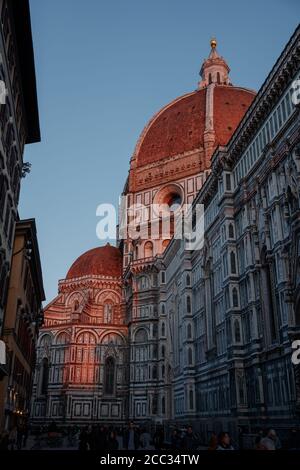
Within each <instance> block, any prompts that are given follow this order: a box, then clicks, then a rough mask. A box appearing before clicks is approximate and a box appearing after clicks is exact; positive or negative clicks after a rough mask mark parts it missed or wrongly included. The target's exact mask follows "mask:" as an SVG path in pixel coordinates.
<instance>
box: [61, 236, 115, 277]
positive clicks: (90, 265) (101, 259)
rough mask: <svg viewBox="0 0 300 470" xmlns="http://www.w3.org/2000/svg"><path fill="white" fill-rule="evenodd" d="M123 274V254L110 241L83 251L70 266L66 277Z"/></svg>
mask: <svg viewBox="0 0 300 470" xmlns="http://www.w3.org/2000/svg"><path fill="white" fill-rule="evenodd" d="M121 274H122V255H121V252H120V250H119V249H118V248H116V247H115V246H111V245H110V244H109V243H108V244H107V245H105V246H100V247H98V248H93V249H92V250H89V251H87V252H86V253H83V255H81V256H79V258H77V260H76V261H74V263H73V264H72V266H71V267H70V269H69V271H68V274H67V276H66V279H73V278H75V277H83V276H92V275H97V276H114V277H120V276H121Z"/></svg>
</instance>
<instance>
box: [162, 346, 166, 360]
mask: <svg viewBox="0 0 300 470" xmlns="http://www.w3.org/2000/svg"><path fill="white" fill-rule="evenodd" d="M161 357H162V359H164V358H165V347H164V345H162V347H161Z"/></svg>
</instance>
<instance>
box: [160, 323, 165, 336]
mask: <svg viewBox="0 0 300 470" xmlns="http://www.w3.org/2000/svg"><path fill="white" fill-rule="evenodd" d="M161 335H162V336H166V325H165V322H163V323H162V324H161Z"/></svg>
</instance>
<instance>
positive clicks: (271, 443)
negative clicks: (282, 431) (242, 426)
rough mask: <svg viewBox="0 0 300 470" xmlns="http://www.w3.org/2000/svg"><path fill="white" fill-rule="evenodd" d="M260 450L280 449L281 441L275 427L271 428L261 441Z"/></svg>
mask: <svg viewBox="0 0 300 470" xmlns="http://www.w3.org/2000/svg"><path fill="white" fill-rule="evenodd" d="M259 445H260V450H279V449H281V442H280V440H279V438H278V436H277V434H276V431H275V430H274V429H269V430H268V432H267V435H266V436H265V437H263V438H262V439H261V441H260V444H259Z"/></svg>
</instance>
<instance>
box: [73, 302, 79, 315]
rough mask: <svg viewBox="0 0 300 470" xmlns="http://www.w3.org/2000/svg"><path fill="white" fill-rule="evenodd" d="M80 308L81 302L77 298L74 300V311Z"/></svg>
mask: <svg viewBox="0 0 300 470" xmlns="http://www.w3.org/2000/svg"><path fill="white" fill-rule="evenodd" d="M78 309H79V302H78V300H77V299H76V300H75V302H74V312H77V310H78Z"/></svg>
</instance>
